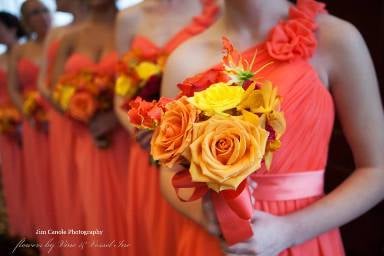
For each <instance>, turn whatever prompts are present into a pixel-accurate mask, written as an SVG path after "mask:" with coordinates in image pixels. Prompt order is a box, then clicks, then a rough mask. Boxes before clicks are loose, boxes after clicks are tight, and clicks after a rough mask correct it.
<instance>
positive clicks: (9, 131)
mask: <svg viewBox="0 0 384 256" xmlns="http://www.w3.org/2000/svg"><path fill="white" fill-rule="evenodd" d="M20 124H21V114H20V112H19V111H18V110H17V109H16V108H15V107H14V106H10V105H4V106H0V133H1V134H6V135H13V134H15V133H16V132H17V129H18V126H19V125H20Z"/></svg>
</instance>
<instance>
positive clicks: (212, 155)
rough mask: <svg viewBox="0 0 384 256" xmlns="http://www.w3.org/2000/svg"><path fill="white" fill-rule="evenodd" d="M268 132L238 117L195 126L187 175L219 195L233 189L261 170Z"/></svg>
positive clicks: (218, 117)
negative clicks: (203, 183) (205, 184)
mask: <svg viewBox="0 0 384 256" xmlns="http://www.w3.org/2000/svg"><path fill="white" fill-rule="evenodd" d="M267 139H268V132H267V131H265V130H264V129H262V128H261V127H259V126H255V125H253V124H251V123H249V122H247V121H244V120H242V119H241V117H234V116H229V117H220V116H214V117H212V118H210V119H208V120H207V121H204V122H201V123H197V124H194V127H193V143H192V144H191V145H190V149H191V166H190V169H189V171H190V173H191V176H192V180H193V181H195V182H205V183H207V185H208V187H210V188H211V189H213V190H215V191H217V192H219V191H222V190H226V189H236V188H237V186H238V185H239V184H240V183H241V182H242V181H243V180H244V179H246V178H247V177H248V176H249V175H250V174H251V173H253V172H255V171H256V170H257V169H259V168H260V165H261V161H262V159H263V156H264V153H265V148H266V143H267Z"/></svg>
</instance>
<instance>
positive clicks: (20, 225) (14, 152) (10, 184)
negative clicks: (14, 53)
mask: <svg viewBox="0 0 384 256" xmlns="http://www.w3.org/2000/svg"><path fill="white" fill-rule="evenodd" d="M2 106H4V107H8V106H12V103H11V100H10V99H9V96H8V90H7V79H6V74H5V72H4V71H3V70H0V108H1V107H2ZM17 136H18V135H17ZM22 154H23V153H22V145H21V144H20V141H18V139H17V138H16V137H15V136H13V135H8V134H1V135H0V159H1V171H2V173H1V174H2V180H3V189H4V197H5V204H6V209H7V215H8V222H9V231H10V234H11V235H21V236H29V237H31V236H32V229H31V228H29V230H27V228H28V227H30V225H29V224H28V216H25V214H23V210H24V205H25V201H24V197H25V192H24V185H23V178H24V174H23V157H22Z"/></svg>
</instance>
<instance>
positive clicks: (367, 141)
mask: <svg viewBox="0 0 384 256" xmlns="http://www.w3.org/2000/svg"><path fill="white" fill-rule="evenodd" d="M322 25H324V26H322ZM322 27H324V28H325V29H324V31H322V29H321V28H322ZM319 32H320V33H319V49H318V51H319V53H320V54H321V55H322V56H323V57H324V59H325V67H326V69H327V73H328V77H329V81H330V85H331V90H332V93H333V96H334V101H335V104H336V108H337V111H338V114H339V116H340V120H341V124H342V127H343V130H344V133H345V135H346V137H347V140H348V142H349V144H350V146H351V148H352V152H353V155H354V160H355V163H356V166H357V168H356V170H355V171H354V172H353V174H352V175H351V176H350V177H349V178H347V179H346V180H345V181H344V182H343V183H342V184H341V185H340V186H338V187H337V188H336V189H335V190H334V191H332V192H331V193H329V194H328V195H326V196H325V197H324V198H322V199H321V200H319V201H317V202H316V203H314V204H312V205H311V206H309V207H307V208H304V209H302V210H299V211H297V212H294V213H292V214H289V215H286V216H282V217H277V216H273V215H270V214H266V213H262V212H256V213H255V216H254V222H253V230H254V233H255V234H258V233H261V232H263V234H264V235H263V237H253V238H252V239H251V240H249V241H247V244H246V245H244V244H239V245H236V246H234V247H233V248H232V249H231V250H230V251H231V252H236V253H239V252H240V253H244V252H248V253H251V255H255V254H257V255H275V254H277V253H279V252H280V251H282V250H283V249H285V248H288V247H290V246H293V245H296V244H300V243H303V242H305V241H306V240H309V239H311V238H313V237H316V236H318V235H320V234H321V233H324V232H326V231H328V230H331V229H333V228H336V227H339V226H341V225H343V224H345V223H347V222H349V221H351V220H353V219H355V218H356V217H358V216H360V215H361V214H363V213H364V212H366V211H368V210H369V209H370V208H372V207H373V206H374V205H376V204H377V203H378V202H380V201H381V200H382V199H383V198H384V186H383V181H384V162H383V157H382V152H383V149H384V133H383V132H382V131H383V128H384V115H383V109H382V105H381V100H380V96H379V95H380V94H379V91H378V84H377V80H376V75H375V71H374V67H373V64H372V61H371V58H370V56H369V52H368V49H367V47H366V45H365V43H364V40H363V39H362V37H361V35H360V34H359V32H358V31H357V30H356V29H355V28H354V27H353V26H351V25H350V24H348V23H346V22H342V21H339V20H337V19H335V18H332V19H331V20H330V21H327V22H324V24H320V31H319ZM268 237H270V238H268ZM271 237H272V238H271Z"/></svg>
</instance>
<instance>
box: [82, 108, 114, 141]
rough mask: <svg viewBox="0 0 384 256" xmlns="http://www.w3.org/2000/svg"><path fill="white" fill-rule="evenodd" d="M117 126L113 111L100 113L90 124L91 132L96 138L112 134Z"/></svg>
mask: <svg viewBox="0 0 384 256" xmlns="http://www.w3.org/2000/svg"><path fill="white" fill-rule="evenodd" d="M116 125H117V118H116V116H115V113H114V112H113V111H108V112H103V113H98V114H97V115H96V116H95V117H93V118H92V119H91V121H90V123H89V130H90V131H91V134H92V135H93V137H94V138H99V137H102V136H103V135H105V134H108V133H110V132H111V131H112V130H113V129H114V128H115V127H116Z"/></svg>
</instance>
